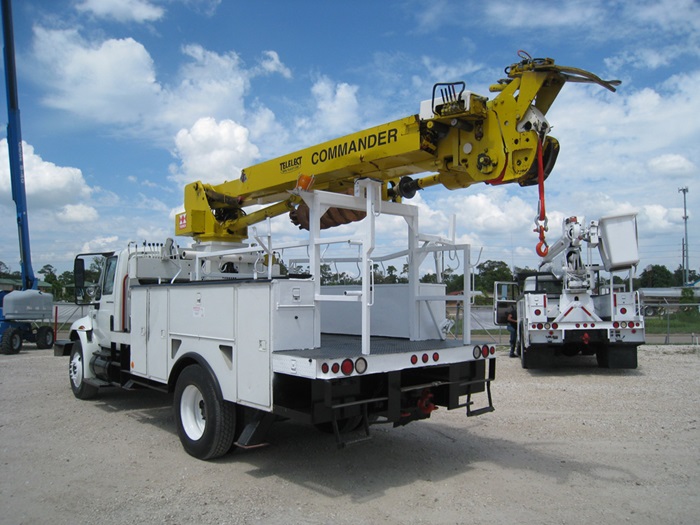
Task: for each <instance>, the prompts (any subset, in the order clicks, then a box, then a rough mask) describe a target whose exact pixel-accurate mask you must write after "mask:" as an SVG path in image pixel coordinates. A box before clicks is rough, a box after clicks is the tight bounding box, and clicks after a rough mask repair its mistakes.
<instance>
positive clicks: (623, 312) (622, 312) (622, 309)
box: [620, 307, 627, 315]
mask: <svg viewBox="0 0 700 525" xmlns="http://www.w3.org/2000/svg"><path fill="white" fill-rule="evenodd" d="M620 313H621V314H623V315H624V314H626V313H627V308H625V307H622V308H620Z"/></svg>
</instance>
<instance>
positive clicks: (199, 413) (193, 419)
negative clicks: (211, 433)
mask: <svg viewBox="0 0 700 525" xmlns="http://www.w3.org/2000/svg"><path fill="white" fill-rule="evenodd" d="M180 420H181V422H182V428H183V429H184V431H185V433H186V434H187V437H189V438H190V439H191V440H193V441H197V440H198V439H199V438H201V437H202V435H203V434H204V429H205V428H206V426H207V414H206V409H205V405H204V397H203V396H202V393H201V392H200V391H199V388H197V387H196V386H194V385H187V387H185V390H184V391H183V392H182V398H181V399H180Z"/></svg>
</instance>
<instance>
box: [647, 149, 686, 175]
mask: <svg viewBox="0 0 700 525" xmlns="http://www.w3.org/2000/svg"><path fill="white" fill-rule="evenodd" d="M647 165H648V166H649V170H650V171H651V172H653V173H655V174H658V175H662V176H663V175H669V176H670V175H693V174H694V173H696V172H697V171H698V169H697V167H696V166H695V165H694V164H693V163H692V162H690V161H689V160H688V159H687V158H685V157H684V156H683V155H677V154H671V153H669V154H665V155H659V156H658V157H654V158H652V159H650V160H649V162H648V163H647Z"/></svg>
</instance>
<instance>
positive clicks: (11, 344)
mask: <svg viewBox="0 0 700 525" xmlns="http://www.w3.org/2000/svg"><path fill="white" fill-rule="evenodd" d="M20 350H22V332H21V331H20V329H19V328H14V327H10V328H8V329H7V330H5V333H3V334H2V343H0V351H2V353H3V354H5V355H12V354H18V353H19V351H20Z"/></svg>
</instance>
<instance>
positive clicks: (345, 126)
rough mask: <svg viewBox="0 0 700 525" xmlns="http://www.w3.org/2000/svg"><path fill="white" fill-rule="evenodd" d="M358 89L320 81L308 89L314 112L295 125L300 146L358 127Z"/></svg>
mask: <svg viewBox="0 0 700 525" xmlns="http://www.w3.org/2000/svg"><path fill="white" fill-rule="evenodd" d="M357 92H358V87H357V86H353V85H350V84H347V83H345V82H339V83H336V82H333V81H332V80H331V79H330V78H328V77H326V76H322V77H320V78H319V79H318V80H317V81H316V82H315V83H314V85H313V86H312V88H311V94H312V95H313V98H314V104H315V110H314V112H313V113H312V114H311V116H310V117H306V118H300V119H298V120H297V121H296V123H295V128H296V129H297V133H298V137H297V138H300V141H301V142H304V143H306V144H312V143H315V142H319V141H321V140H324V139H326V140H327V139H328V138H330V137H335V136H338V135H342V134H344V133H349V132H351V131H354V130H356V129H359V128H360V127H361V125H360V122H361V118H360V111H359V110H360V104H359V102H358V99H357Z"/></svg>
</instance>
